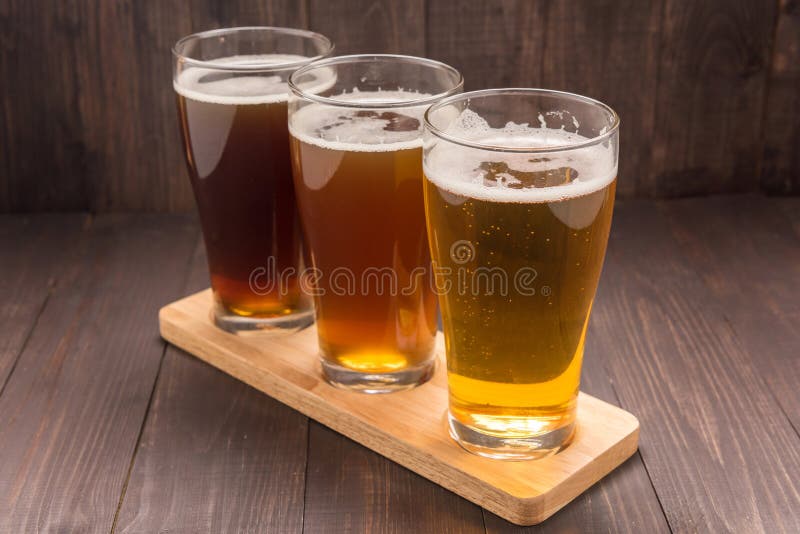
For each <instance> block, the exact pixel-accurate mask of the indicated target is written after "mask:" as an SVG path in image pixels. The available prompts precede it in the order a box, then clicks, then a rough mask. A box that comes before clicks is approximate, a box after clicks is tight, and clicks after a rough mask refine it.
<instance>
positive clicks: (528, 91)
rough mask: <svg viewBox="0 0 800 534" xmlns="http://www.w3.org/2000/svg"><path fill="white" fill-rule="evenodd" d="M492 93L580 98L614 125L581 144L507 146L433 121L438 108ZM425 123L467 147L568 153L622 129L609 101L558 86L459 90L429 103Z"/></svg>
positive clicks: (439, 134)
mask: <svg viewBox="0 0 800 534" xmlns="http://www.w3.org/2000/svg"><path fill="white" fill-rule="evenodd" d="M491 95H495V96H496V95H528V96H533V95H537V96H542V95H549V96H556V97H562V98H568V99H571V100H577V101H579V102H582V103H584V104H590V105H592V106H596V107H599V108H601V109H603V110H604V111H606V112H607V113H608V114H609V115H610V117H611V119H612V124H611V127H610V128H609V129H608V131H606V132H604V133H602V134H599V135H596V136H594V137H591V138H589V139H587V140H586V141H581V142H579V143H573V144H569V145H555V146H546V147H545V146H541V145H537V146H519V145H516V146H507V145H496V144H491V143H481V142H479V141H474V140H471V139H468V138H465V137H461V136H458V135H452V134H449V133H447V132H445V131H444V130H442V129H440V128H438V127H436V126H434V125H433V124H432V123H431V120H430V114H431V113H432V112H434V111H436V110H437V109H440V108H442V107H444V106H447V105H449V104H452V103H453V102H458V101H459V100H469V99H470V98H475V97H483V96H491ZM423 123H424V127H425V129H426V130H427V131H429V132H430V133H431V134H433V135H435V136H436V137H438V138H440V139H444V140H445V141H449V142H451V143H455V144H457V145H461V146H464V147H468V148H477V149H480V150H487V151H492V152H514V153H545V152H565V151H568V150H577V149H581V148H586V147H590V146H593V145H596V144H598V143H602V142H603V141H605V140H607V139H610V138H611V137H612V136H613V135H614V134H616V133H617V132H618V131H619V125H620V118H619V115H617V112H616V111H614V109H613V108H612V107H611V106H609V105H608V104H604V103H603V102H600V101H599V100H595V99H594V98H590V97H588V96H583V95H579V94H576V93H570V92H567V91H557V90H555V89H542V88H535V87H508V88H497V89H481V90H479V91H468V92H466V93H460V94H457V95H453V96H450V97H448V98H445V99H443V100H440V101H439V102H436V103H435V104H433V105H432V106H430V107H429V108H428V109H427V110H425V114H424V115H423Z"/></svg>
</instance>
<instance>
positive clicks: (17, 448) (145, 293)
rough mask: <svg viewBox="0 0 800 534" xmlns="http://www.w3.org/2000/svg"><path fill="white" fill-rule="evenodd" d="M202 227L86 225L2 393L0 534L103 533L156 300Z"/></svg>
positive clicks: (165, 294)
mask: <svg viewBox="0 0 800 534" xmlns="http://www.w3.org/2000/svg"><path fill="white" fill-rule="evenodd" d="M198 235H199V232H198V230H197V229H196V224H195V222H194V221H192V220H190V219H188V218H186V217H176V216H104V217H100V218H98V219H95V220H94V221H93V224H92V227H91V228H90V229H89V231H87V232H86V234H85V236H86V238H85V239H84V240H83V241H82V242H81V243H80V244H79V246H78V247H77V248H78V251H79V254H77V257H76V261H74V262H65V263H64V264H63V265H62V274H61V277H60V279H59V283H58V286H57V287H56V288H55V289H54V290H53V293H52V295H51V297H50V298H49V300H48V301H47V304H46V306H45V307H44V310H43V311H42V314H41V316H40V318H39V321H38V323H37V326H36V328H35V330H34V331H33V332H32V334H31V336H30V339H29V341H28V343H27V345H26V347H25V350H24V352H23V353H22V355H21V356H20V358H19V362H18V363H17V366H16V368H15V371H14V373H13V374H12V375H11V377H10V379H9V381H8V383H7V385H6V389H5V391H4V392H3V395H2V396H0V532H32V531H39V532H108V531H109V529H110V528H111V525H112V521H113V518H114V514H115V511H116V509H117V505H118V503H119V496H120V494H121V491H122V488H123V484H124V482H125V477H126V475H127V472H128V468H129V466H130V461H131V458H132V455H133V451H134V448H135V443H136V439H137V436H138V435H139V432H140V429H141V425H142V423H143V420H144V416H145V412H146V409H147V405H148V402H149V400H150V396H151V393H152V391H153V385H154V382H155V379H156V375H157V372H158V368H159V364H160V362H161V357H162V354H163V351H164V344H163V342H162V341H161V340H160V339H159V337H158V332H157V324H158V323H157V321H156V313H157V311H158V308H159V306H161V305H162V304H163V303H165V302H169V301H170V300H172V299H174V298H175V297H177V296H178V295H179V294H180V289H181V287H182V286H183V284H184V282H185V278H186V273H187V269H188V265H189V260H190V258H191V254H192V249H193V245H194V243H196V241H197V239H198Z"/></svg>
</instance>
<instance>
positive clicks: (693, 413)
mask: <svg viewBox="0 0 800 534" xmlns="http://www.w3.org/2000/svg"><path fill="white" fill-rule="evenodd" d="M687 230H688V231H691V230H692V228H691V227H690V226H687ZM611 233H612V235H611V244H610V249H609V250H613V251H614V253H613V254H611V253H609V255H608V258H607V260H606V265H607V268H608V269H609V272H610V273H620V274H618V275H617V276H605V277H604V278H603V283H602V285H603V286H604V288H605V296H604V301H603V302H604V306H603V307H602V308H600V309H598V310H596V312H595V314H594V318H593V320H594V325H595V327H596V328H595V330H594V334H595V335H594V338H595V340H596V342H597V343H599V346H600V347H602V350H603V351H604V352H605V353H606V354H608V355H610V357H609V358H608V360H607V362H608V363H607V366H608V370H609V374H610V375H611V376H612V377H613V381H614V389H615V391H616V392H617V394H618V396H619V399H620V404H621V405H622V406H623V407H625V408H626V409H629V410H632V411H634V412H635V413H637V415H639V416H640V419H641V421H642V429H643V431H642V435H641V445H640V454H641V456H642V458H643V459H644V462H645V464H646V466H647V471H648V473H649V475H650V477H651V479H652V481H653V484H654V487H655V489H656V493H657V494H658V497H659V500H660V502H661V504H662V506H663V508H664V512H665V513H666V516H667V519H668V521H669V524H670V527H671V529H672V530H673V531H674V532H686V531H690V532H692V531H706V532H720V531H725V532H796V531H798V529H800V524H799V522H800V517H798V516H797V514H796V513H795V510H797V509H800V488H798V485H799V483H798V481H800V437H798V435H797V434H796V433H795V431H794V430H793V429H792V427H791V425H790V424H789V421H788V420H787V419H786V417H785V415H784V414H783V413H782V411H781V408H780V406H779V405H778V404H777V402H776V400H775V397H774V394H773V392H772V391H771V389H770V388H769V387H768V386H767V384H765V382H764V380H763V377H762V367H761V363H760V362H759V358H760V355H759V354H757V353H755V354H751V353H749V352H748V351H747V350H746V349H745V348H744V347H743V346H742V344H741V342H740V340H739V338H738V337H737V335H736V333H735V332H734V330H733V329H732V328H731V325H730V323H729V322H728V320H727V319H726V315H727V312H728V310H727V308H726V306H725V305H724V303H720V302H717V301H716V299H715V296H714V294H713V293H712V292H711V291H710V290H709V289H708V288H707V287H706V286H705V283H704V281H703V279H702V272H701V271H702V266H701V265H694V264H693V263H692V262H691V261H689V260H688V259H687V258H686V257H685V256H684V255H683V253H682V250H681V244H680V242H679V241H678V240H677V239H676V237H675V235H674V234H673V230H672V228H671V227H670V225H669V222H668V221H667V220H666V218H665V217H664V216H663V215H662V214H660V213H659V212H658V211H657V209H656V205H655V204H652V203H646V202H636V203H627V204H626V203H624V202H623V203H620V205H619V206H618V209H617V211H616V213H615V220H614V223H613V225H612V231H611ZM716 261H719V262H726V260H725V258H719V257H718V258H716ZM726 267H727V265H726V264H725V263H721V264H720V268H721V269H725V268H726Z"/></svg>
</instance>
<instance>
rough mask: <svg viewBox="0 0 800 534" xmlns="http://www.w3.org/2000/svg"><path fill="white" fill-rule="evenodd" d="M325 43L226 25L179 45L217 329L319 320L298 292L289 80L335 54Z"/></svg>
mask: <svg viewBox="0 0 800 534" xmlns="http://www.w3.org/2000/svg"><path fill="white" fill-rule="evenodd" d="M332 49H333V45H332V44H331V42H330V41H329V40H328V39H327V38H326V37H324V36H322V35H319V34H316V33H312V32H308V31H302V30H294V29H288V28H269V27H250V28H227V29H220V30H213V31H208V32H202V33H197V34H194V35H189V36H187V37H184V38H183V39H181V40H180V41H178V42H177V44H176V45H175V47H174V48H173V55H174V60H175V61H174V75H173V86H174V88H175V92H176V94H177V98H178V109H179V112H180V120H181V130H182V133H183V141H184V148H185V151H186V160H187V163H188V166H189V175H190V178H191V182H192V188H193V190H194V196H195V199H196V201H197V208H198V212H199V215H200V222H201V225H202V228H203V237H204V239H205V244H206V252H207V254H208V266H209V271H210V275H211V287H212V289H213V293H214V300H215V309H214V317H215V320H216V323H217V325H218V326H220V327H221V328H223V329H225V330H228V331H233V332H238V331H243V330H265V329H268V330H269V329H296V328H301V327H303V326H307V325H308V324H310V323H311V322H312V321H313V309H312V308H313V305H312V303H311V301H310V298H309V297H308V296H307V295H306V294H305V293H304V292H303V291H301V289H300V283H299V279H300V271H302V269H303V267H304V265H303V246H302V236H301V231H300V226H299V222H298V216H297V209H296V205H295V193H294V186H293V183H292V175H291V163H290V156H289V133H288V129H287V125H286V120H287V111H286V106H287V92H288V87H287V79H288V77H289V75H290V74H291V73H292V72H294V71H295V70H296V69H297V68H299V67H302V66H303V65H306V64H308V63H310V62H311V61H313V60H316V59H320V58H322V57H325V56H327V55H329V54H330V53H331V52H332Z"/></svg>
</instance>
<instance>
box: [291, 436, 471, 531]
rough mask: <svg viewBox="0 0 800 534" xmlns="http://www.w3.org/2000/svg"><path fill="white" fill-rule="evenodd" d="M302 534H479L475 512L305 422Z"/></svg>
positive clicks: (431, 485) (372, 454) (378, 457)
mask: <svg viewBox="0 0 800 534" xmlns="http://www.w3.org/2000/svg"><path fill="white" fill-rule="evenodd" d="M310 432H311V434H310V436H309V458H308V475H307V478H306V505H305V514H304V521H303V525H304V532H306V533H309V534H310V533H326V532H381V533H387V534H388V533H397V534H402V533H405V532H416V533H420V534H425V533H431V534H438V533H442V534H444V533H453V534H462V533H463V534H473V533H474V534H478V533H482V532H484V527H483V518H482V515H481V509H480V507H478V506H476V505H474V504H472V503H470V502H468V501H466V500H464V499H462V498H460V497H459V496H457V495H456V494H454V493H451V492H449V491H447V490H445V489H444V488H442V487H440V486H437V485H436V484H434V483H433V482H431V481H429V480H425V479H424V478H422V477H421V476H419V475H417V474H416V473H414V472H412V471H409V470H408V469H406V468H404V467H402V466H400V465H398V464H396V463H394V462H392V461H390V460H387V459H386V458H384V457H383V456H381V455H379V454H378V453H376V452H373V451H371V450H369V449H368V448H366V447H364V446H361V445H359V444H358V443H355V442H353V441H351V440H349V439H348V438H346V437H344V436H342V435H341V434H337V433H336V432H334V431H333V430H331V429H329V428H326V427H324V426H322V425H320V424H319V423H317V422H314V421H312V422H311V428H310Z"/></svg>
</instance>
